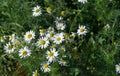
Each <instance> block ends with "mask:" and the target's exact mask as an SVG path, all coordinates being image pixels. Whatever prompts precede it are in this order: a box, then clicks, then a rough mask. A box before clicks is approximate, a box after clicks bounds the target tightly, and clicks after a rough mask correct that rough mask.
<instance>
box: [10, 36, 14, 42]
mask: <svg viewBox="0 0 120 76" xmlns="http://www.w3.org/2000/svg"><path fill="white" fill-rule="evenodd" d="M9 40H10V41H11V42H13V41H14V40H15V34H12V35H11V36H9Z"/></svg>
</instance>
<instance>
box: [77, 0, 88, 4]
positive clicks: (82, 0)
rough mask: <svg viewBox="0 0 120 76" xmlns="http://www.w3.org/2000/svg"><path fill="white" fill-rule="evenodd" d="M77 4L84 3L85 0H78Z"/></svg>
mask: <svg viewBox="0 0 120 76" xmlns="http://www.w3.org/2000/svg"><path fill="white" fill-rule="evenodd" d="M78 2H81V3H86V2H87V0H78Z"/></svg>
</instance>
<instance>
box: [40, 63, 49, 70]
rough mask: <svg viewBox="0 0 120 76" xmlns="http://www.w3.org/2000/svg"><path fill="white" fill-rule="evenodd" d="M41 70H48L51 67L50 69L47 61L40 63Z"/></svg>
mask: <svg viewBox="0 0 120 76" xmlns="http://www.w3.org/2000/svg"><path fill="white" fill-rule="evenodd" d="M41 70H42V71H43V72H50V71H51V69H50V66H49V63H43V64H42V67H41Z"/></svg>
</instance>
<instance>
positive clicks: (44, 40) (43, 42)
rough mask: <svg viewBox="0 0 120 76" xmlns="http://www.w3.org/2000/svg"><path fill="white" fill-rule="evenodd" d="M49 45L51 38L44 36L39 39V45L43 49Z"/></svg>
mask: <svg viewBox="0 0 120 76" xmlns="http://www.w3.org/2000/svg"><path fill="white" fill-rule="evenodd" d="M48 45H49V40H48V38H46V37H44V38H43V37H42V38H40V39H39V40H38V41H37V46H38V47H41V49H43V48H47V46H48Z"/></svg>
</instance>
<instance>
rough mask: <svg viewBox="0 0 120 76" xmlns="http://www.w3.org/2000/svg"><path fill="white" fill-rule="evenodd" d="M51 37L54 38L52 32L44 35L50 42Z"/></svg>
mask: <svg viewBox="0 0 120 76" xmlns="http://www.w3.org/2000/svg"><path fill="white" fill-rule="evenodd" d="M53 36H54V33H53V32H50V33H47V34H46V37H47V38H49V39H50V40H52V38H53Z"/></svg>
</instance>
